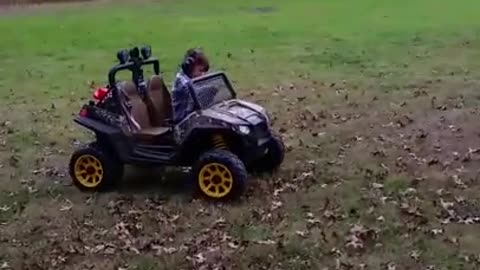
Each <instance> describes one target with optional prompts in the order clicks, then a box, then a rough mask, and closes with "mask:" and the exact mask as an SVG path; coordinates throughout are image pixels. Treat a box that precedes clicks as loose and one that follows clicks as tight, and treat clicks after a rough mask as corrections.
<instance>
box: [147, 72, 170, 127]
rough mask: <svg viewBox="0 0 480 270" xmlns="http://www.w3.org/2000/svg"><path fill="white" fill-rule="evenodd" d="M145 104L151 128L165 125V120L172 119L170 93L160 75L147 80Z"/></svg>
mask: <svg viewBox="0 0 480 270" xmlns="http://www.w3.org/2000/svg"><path fill="white" fill-rule="evenodd" d="M145 103H146V104H147V106H148V109H149V112H150V120H151V123H152V125H153V126H162V125H165V124H166V123H165V122H166V121H165V120H167V119H171V118H172V100H171V97H170V92H169V91H168V89H167V86H166V85H165V82H164V81H163V78H162V77H161V76H160V75H153V76H152V78H151V79H150V80H149V82H148V92H147V97H146V100H145Z"/></svg>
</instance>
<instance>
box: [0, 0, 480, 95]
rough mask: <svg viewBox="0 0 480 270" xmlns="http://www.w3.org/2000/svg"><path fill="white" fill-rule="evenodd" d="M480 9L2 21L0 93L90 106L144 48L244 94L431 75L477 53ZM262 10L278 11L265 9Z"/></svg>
mask: <svg viewBox="0 0 480 270" xmlns="http://www.w3.org/2000/svg"><path fill="white" fill-rule="evenodd" d="M479 6H480V4H479V3H478V1H474V0H462V1H456V2H452V1H446V0H443V1H434V0H422V1H414V0H409V1H402V2H398V1H393V0H390V1H378V0H366V1H357V2H355V1H346V0H343V1H309V0H300V1H294V2H292V1H284V0H282V1H275V2H274V3H273V2H271V1H252V0H247V1H233V2H222V3H218V2H217V1H201V2H194V1H181V2H178V1H161V2H158V3H156V4H152V3H143V4H138V5H133V4H119V5H116V6H111V5H107V6H100V7H98V8H92V7H90V6H88V7H80V8H78V9H71V10H58V9H54V10H52V11H40V12H38V14H33V15H31V16H27V15H22V16H15V15H9V16H6V17H2V18H0V31H1V32H2V33H3V37H2V42H1V44H0V56H1V57H2V63H4V65H3V67H2V68H1V71H2V74H3V76H2V80H1V81H0V83H1V84H2V85H3V87H2V89H3V90H2V92H3V91H7V90H8V89H9V88H12V89H14V90H15V92H16V95H25V96H28V97H31V96H32V95H33V96H34V97H35V99H39V98H40V99H43V100H45V99H54V100H55V99H57V98H58V97H59V96H62V95H69V94H70V92H74V93H75V95H76V96H77V97H78V96H84V95H85V93H86V92H87V90H86V87H85V85H86V82H87V81H89V80H94V81H96V82H101V81H104V80H105V76H106V70H107V69H108V68H109V67H110V65H111V64H112V63H113V61H114V57H115V52H116V50H117V49H120V48H124V47H127V46H131V45H137V44H142V43H148V44H151V45H152V46H153V49H154V53H155V55H156V56H158V57H159V58H160V59H161V61H162V69H163V70H164V71H165V72H166V73H167V75H168V77H167V78H171V77H172V73H173V72H174V71H175V70H176V67H177V64H178V61H179V59H180V58H181V56H182V54H183V52H184V51H185V50H186V48H188V47H190V46H201V47H203V48H205V50H206V51H207V53H209V55H210V56H211V58H212V62H213V64H214V67H216V68H225V69H227V70H228V71H229V73H230V74H231V76H232V77H233V78H236V79H239V80H241V83H240V86H253V85H255V84H258V83H261V82H263V81H264V80H266V81H270V82H272V81H275V80H278V79H281V78H283V79H284V80H290V78H289V77H290V76H291V71H295V72H309V73H311V74H312V76H315V77H328V76H329V75H339V76H340V75H341V76H344V75H345V73H343V72H348V75H349V78H351V77H352V76H363V74H364V73H365V72H366V73H367V77H368V76H371V75H372V74H374V73H376V72H377V71H386V72H390V71H393V72H398V73H403V72H412V69H409V68H406V69H405V68H403V64H406V63H408V62H411V61H410V60H411V59H415V58H416V57H417V56H418V55H420V56H422V57H425V58H426V59H424V60H421V61H418V63H415V65H422V62H425V61H426V62H428V61H430V60H429V59H430V58H432V57H433V56H437V55H438V56H440V57H442V55H443V54H444V53H452V52H450V51H451V50H452V49H454V48H456V47H458V46H459V44H458V43H459V42H461V41H462V39H468V40H469V41H470V42H475V43H477V42H478V38H477V37H478V34H479V33H480V22H479V20H477V19H476V16H477V12H476V10H477V9H478V8H476V7H479ZM262 7H271V11H270V12H259V11H256V9H255V8H262ZM32 13H33V11H32ZM251 50H254V51H255V52H254V53H251V52H250V51H251ZM445 50H446V51H445ZM228 53H231V54H232V59H228V58H227V54H228ZM470 53H471V54H472V55H473V56H475V57H476V59H478V52H475V51H473V50H472V51H471V52H470V51H469V54H470ZM476 62H478V61H474V59H473V58H472V59H470V60H469V63H468V64H471V65H476ZM423 72H428V71H426V70H423ZM282 76H286V77H282Z"/></svg>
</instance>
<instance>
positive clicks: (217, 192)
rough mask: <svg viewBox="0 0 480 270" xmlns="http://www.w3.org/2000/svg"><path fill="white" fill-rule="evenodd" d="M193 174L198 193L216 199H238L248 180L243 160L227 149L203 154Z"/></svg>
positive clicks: (194, 167)
mask: <svg viewBox="0 0 480 270" xmlns="http://www.w3.org/2000/svg"><path fill="white" fill-rule="evenodd" d="M192 174H193V177H192V178H193V179H194V183H195V191H196V193H197V194H199V195H201V196H203V197H206V198H208V199H210V200H214V201H225V200H235V199H238V198H239V197H240V196H241V195H242V194H243V193H244V191H245V189H246V185H247V180H248V174H247V170H246V169H245V165H244V164H243V162H242V161H241V160H240V159H239V158H238V157H237V156H236V155H235V154H233V153H231V152H229V151H225V150H212V151H208V152H206V153H205V154H203V155H201V156H200V158H199V159H198V161H197V162H196V164H195V165H194V166H193V170H192Z"/></svg>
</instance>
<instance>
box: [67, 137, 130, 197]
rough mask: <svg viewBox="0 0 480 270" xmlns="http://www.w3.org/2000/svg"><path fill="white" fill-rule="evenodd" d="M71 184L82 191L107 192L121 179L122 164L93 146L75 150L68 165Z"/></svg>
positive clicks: (103, 150)
mask: <svg viewBox="0 0 480 270" xmlns="http://www.w3.org/2000/svg"><path fill="white" fill-rule="evenodd" d="M69 171H70V177H71V178H72V182H73V184H74V185H75V186H76V187H77V188H79V189H80V190H82V191H86V192H97V191H107V190H108V189H110V188H111V187H112V186H114V184H115V183H117V182H118V181H120V180H121V178H122V177H123V164H122V163H121V162H120V161H118V159H117V158H115V157H113V156H112V155H110V154H109V153H108V152H107V151H106V150H105V149H102V148H100V147H98V146H96V145H94V144H91V145H88V146H86V147H84V148H81V149H78V150H76V151H75V152H74V153H73V155H72V157H71V159H70V164H69Z"/></svg>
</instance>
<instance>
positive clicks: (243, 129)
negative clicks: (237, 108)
mask: <svg viewBox="0 0 480 270" xmlns="http://www.w3.org/2000/svg"><path fill="white" fill-rule="evenodd" d="M238 131H240V133H242V134H244V135H248V134H250V128H249V127H248V126H240V127H239V128H238Z"/></svg>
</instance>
